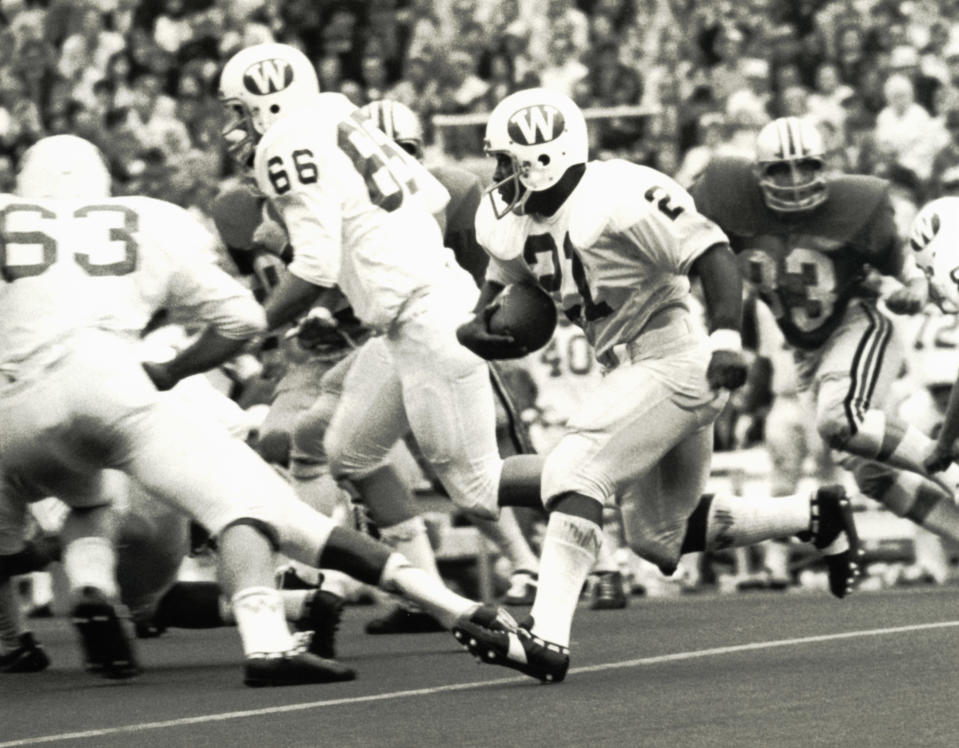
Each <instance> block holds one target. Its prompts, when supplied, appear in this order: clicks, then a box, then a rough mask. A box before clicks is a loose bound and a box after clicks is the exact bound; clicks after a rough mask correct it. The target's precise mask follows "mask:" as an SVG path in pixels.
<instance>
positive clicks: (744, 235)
mask: <svg viewBox="0 0 959 748" xmlns="http://www.w3.org/2000/svg"><path fill="white" fill-rule="evenodd" d="M828 185H829V199H828V200H826V202H825V203H823V204H822V205H821V206H819V207H818V208H816V209H814V210H811V211H805V212H803V213H797V214H795V215H786V216H783V215H780V214H777V213H775V212H773V211H771V210H770V209H769V208H767V207H766V204H765V202H764V201H763V196H762V192H761V190H760V188H759V183H758V182H757V180H756V176H755V173H754V172H753V164H752V162H750V161H748V160H746V159H741V158H717V159H713V161H711V162H710V164H709V165H708V166H707V167H706V170H705V171H704V172H703V174H702V176H701V177H700V178H699V181H697V182H696V184H695V185H693V187H692V188H691V189H690V192H691V193H692V195H693V198H694V199H695V200H696V205H697V207H698V208H699V210H700V211H701V212H702V213H703V214H704V215H706V216H708V217H709V218H711V219H712V220H714V221H715V222H716V223H718V224H719V225H720V226H721V227H722V229H723V231H725V232H726V233H727V234H728V235H729V239H730V243H731V245H732V248H733V251H734V252H736V254H737V255H738V256H739V261H740V267H741V268H742V272H743V280H744V281H746V282H747V283H749V284H750V285H752V286H753V287H755V289H756V291H757V292H758V293H759V296H760V298H762V300H763V301H765V302H766V304H767V305H768V306H769V308H770V310H771V311H772V313H773V314H774V315H775V317H776V320H777V322H778V323H779V326H780V328H781V329H782V331H783V334H784V335H785V336H786V340H787V342H788V343H789V344H790V345H792V346H795V347H798V348H804V349H816V348H819V347H820V346H822V344H823V343H824V342H825V341H826V339H827V338H828V337H829V336H830V335H831V334H832V332H833V330H835V329H836V327H837V326H838V325H839V323H840V321H841V320H842V317H843V313H844V311H845V309H846V305H847V304H848V303H849V300H850V299H851V298H854V297H856V296H875V295H876V294H875V292H871V291H868V290H865V289H864V288H863V286H862V283H863V281H864V280H865V278H866V270H867V268H866V265H867V264H868V265H871V266H873V267H874V268H875V269H876V270H878V271H879V272H880V273H883V274H884V275H891V276H895V275H896V274H898V273H899V271H900V270H901V269H902V262H903V255H902V250H901V242H900V240H899V236H898V232H897V229H896V223H895V219H894V213H893V208H892V203H891V202H890V200H889V194H888V189H887V183H886V182H884V181H883V180H881V179H877V178H875V177H867V176H853V175H844V176H838V177H831V178H829V180H828Z"/></svg>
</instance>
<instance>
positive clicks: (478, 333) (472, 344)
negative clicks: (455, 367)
mask: <svg viewBox="0 0 959 748" xmlns="http://www.w3.org/2000/svg"><path fill="white" fill-rule="evenodd" d="M497 308H498V304H497V302H496V301H493V302H492V303H490V304H487V305H486V307H484V308H483V309H482V310H481V311H480V312H479V313H477V314H475V315H473V319H471V320H470V321H469V322H467V323H465V324H462V325H460V326H459V327H458V328H457V329H456V338H457V340H459V342H460V345H462V346H465V347H466V348H469V349H470V350H471V351H473V353H475V354H476V355H477V356H479V357H480V358H483V359H486V360H487V361H497V360H502V359H510V358H522V357H523V356H525V355H526V354H527V353H529V351H528V350H527V349H526V347H525V346H523V345H520V343H518V342H517V341H516V340H515V339H514V338H513V336H512V335H501V334H498V333H492V332H490V331H489V320H490V317H492V316H493V314H494V313H495V312H496V309H497Z"/></svg>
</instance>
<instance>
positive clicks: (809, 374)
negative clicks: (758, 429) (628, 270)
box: [691, 117, 959, 539]
mask: <svg viewBox="0 0 959 748" xmlns="http://www.w3.org/2000/svg"><path fill="white" fill-rule="evenodd" d="M757 161H758V163H752V162H750V161H747V160H744V159H729V158H724V159H716V160H714V161H713V162H712V163H710V164H709V166H708V167H707V168H706V170H705V171H704V173H703V174H702V176H701V178H700V180H699V181H698V182H697V184H696V185H694V186H693V188H692V189H691V193H692V195H693V197H694V199H695V200H696V204H697V207H698V208H699V210H700V212H702V213H703V214H704V215H705V216H707V217H709V218H711V219H713V220H714V221H716V222H717V223H718V224H719V225H720V226H721V227H722V229H723V230H724V231H725V232H726V233H727V235H728V236H729V238H730V242H731V245H732V247H733V250H734V251H735V252H736V253H737V255H738V256H739V258H740V261H741V265H740V267H741V269H742V273H743V277H744V280H745V281H746V282H747V283H748V284H750V285H751V286H752V287H753V288H755V290H756V292H757V293H758V294H759V296H760V298H761V299H762V300H763V301H764V302H765V303H766V304H767V305H768V306H769V308H770V310H771V311H772V313H773V315H774V316H775V317H776V320H777V322H778V324H779V326H780V328H781V329H782V331H783V334H784V335H785V337H786V340H787V341H788V343H789V344H790V345H791V346H792V347H793V349H794V354H795V355H794V357H795V363H796V367H797V375H798V379H799V386H800V389H801V390H808V391H811V394H812V395H813V399H814V402H815V419H816V428H817V430H818V432H819V434H820V435H821V436H822V438H823V439H824V440H825V442H826V443H827V444H828V445H829V446H830V447H832V448H833V449H834V450H837V455H836V457H837V461H838V462H839V463H840V464H841V465H842V466H843V467H845V468H847V469H849V470H852V471H853V472H854V474H855V476H856V480H857V482H858V484H859V487H860V489H861V490H862V491H863V492H864V493H865V494H866V495H868V496H870V497H872V498H874V499H876V500H878V501H880V502H882V503H883V504H885V505H886V506H887V507H888V508H889V509H891V510H892V511H894V512H895V513H896V514H898V515H900V516H904V517H908V518H909V519H911V520H913V521H914V522H916V523H917V524H920V525H922V526H923V527H926V528H928V529H930V530H932V531H934V532H937V533H939V534H940V535H943V536H945V537H950V538H953V539H959V510H957V509H956V507H955V505H954V499H953V496H954V494H955V493H956V487H957V485H959V466H957V465H956V464H951V465H950V466H949V467H948V468H947V470H946V471H944V472H943V473H941V474H936V475H935V476H934V477H933V478H932V479H930V478H931V476H930V473H928V472H927V471H926V470H925V468H924V467H923V461H924V460H925V459H926V458H927V457H928V456H929V454H930V453H931V451H932V449H933V441H932V440H931V439H930V438H929V437H928V436H926V435H925V434H923V433H921V432H919V431H918V430H917V429H916V428H914V427H912V426H910V425H909V424H908V423H904V422H902V421H899V420H897V419H896V418H894V417H893V416H891V415H890V414H887V413H886V412H884V410H883V407H884V405H885V401H886V399H887V396H888V393H889V390H890V387H891V385H892V383H893V381H894V380H895V379H896V377H897V375H898V373H899V370H900V368H901V366H902V362H903V357H904V355H905V347H904V345H903V344H902V342H901V340H899V338H898V336H897V333H896V330H895V327H894V325H893V323H892V321H891V320H890V318H889V317H887V316H886V314H885V313H884V311H883V309H882V308H881V306H880V304H879V301H878V293H877V291H876V290H875V284H871V283H870V282H869V280H868V276H869V275H870V272H871V271H874V272H875V273H878V274H880V275H883V276H889V277H892V278H896V279H898V280H899V281H900V282H901V283H902V284H903V285H902V287H901V288H898V289H897V290H896V291H894V292H893V293H892V294H890V295H889V296H888V297H887V298H886V300H885V306H886V307H887V308H888V309H889V310H890V311H892V312H895V313H900V314H913V313H916V312H918V311H919V310H920V309H921V308H922V307H923V306H924V305H925V303H926V301H927V295H928V285H927V282H926V279H925V276H924V274H923V273H922V272H921V271H920V270H919V269H918V268H917V267H916V264H915V260H914V258H913V257H912V256H911V254H910V253H909V252H908V251H907V248H906V247H905V246H904V245H903V242H902V241H901V240H900V239H899V237H898V235H897V230H896V225H895V222H894V220H893V208H892V204H891V202H890V200H889V195H888V187H887V184H886V182H884V181H883V180H880V179H876V178H873V177H867V176H852V175H842V176H832V177H829V176H826V174H825V173H824V162H823V143H822V138H821V136H820V135H819V133H818V131H816V129H815V128H814V127H813V126H812V125H810V124H809V123H808V122H806V121H805V120H801V119H798V118H795V117H784V118H780V119H777V120H774V121H773V122H771V123H769V124H768V125H766V126H765V127H764V128H763V129H762V131H760V133H759V136H758V138H757Z"/></svg>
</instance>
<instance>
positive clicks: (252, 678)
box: [243, 651, 356, 688]
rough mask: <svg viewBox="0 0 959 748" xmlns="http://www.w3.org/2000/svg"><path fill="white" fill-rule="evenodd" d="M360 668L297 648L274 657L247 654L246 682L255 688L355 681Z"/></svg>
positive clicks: (244, 671) (244, 672)
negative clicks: (249, 655) (297, 649)
mask: <svg viewBox="0 0 959 748" xmlns="http://www.w3.org/2000/svg"><path fill="white" fill-rule="evenodd" d="M355 679H356V671H355V670H353V668H350V667H347V666H346V665H342V664H340V663H339V662H337V661H336V660H328V659H324V658H322V657H317V656H316V655H312V654H309V653H308V652H301V651H293V652H286V653H284V654H282V655H276V656H270V657H247V658H246V665H245V666H244V670H243V683H245V684H246V685H248V686H250V687H252V688H261V687H264V686H302V685H306V684H309V683H336V682H339V681H347V680H355Z"/></svg>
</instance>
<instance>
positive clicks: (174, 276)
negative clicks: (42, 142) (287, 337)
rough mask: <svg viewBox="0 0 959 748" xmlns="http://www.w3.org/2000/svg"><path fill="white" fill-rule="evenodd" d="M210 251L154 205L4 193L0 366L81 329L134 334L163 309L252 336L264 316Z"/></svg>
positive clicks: (173, 210)
mask: <svg viewBox="0 0 959 748" xmlns="http://www.w3.org/2000/svg"><path fill="white" fill-rule="evenodd" d="M215 246H216V240H215V239H214V238H213V236H212V235H211V234H210V233H209V232H208V231H207V230H206V229H205V228H203V227H202V226H201V225H200V224H199V223H198V222H197V221H196V219H195V218H193V217H192V216H191V215H190V214H189V213H187V212H186V211H185V210H183V209H181V208H179V207H177V206H175V205H172V204H170V203H166V202H163V201H160V200H154V199H151V198H145V197H116V198H104V199H100V200H96V201H93V202H86V201H83V200H54V199H48V198H44V199H24V198H19V197H15V196H13V195H0V367H4V366H7V367H12V366H15V365H16V363H17V362H19V361H23V360H24V359H26V358H28V357H29V356H30V355H31V354H33V353H34V352H35V351H38V350H39V349H42V348H44V347H46V346H47V345H48V344H50V343H54V342H57V341H59V340H62V339H64V338H66V337H68V336H69V335H70V333H71V332H73V331H75V330H79V329H83V328H99V329H106V330H110V331H113V332H118V333H121V334H125V335H131V336H138V335H139V334H140V332H141V331H142V330H143V328H144V327H145V326H146V324H147V322H148V321H149V320H150V318H151V317H152V316H153V315H154V314H155V313H156V311H157V310H159V309H161V308H168V309H177V310H182V311H185V312H187V313H189V314H191V315H192V317H193V318H195V319H197V320H198V321H201V322H206V323H209V324H212V325H214V326H215V327H216V328H217V330H218V331H219V332H220V333H221V334H223V335H224V336H226V337H235V338H244V337H249V336H250V335H252V334H254V333H255V332H257V331H259V330H260V329H263V328H264V327H265V318H264V315H263V312H262V309H261V308H260V307H259V305H257V304H256V302H255V301H254V300H253V298H252V295H251V294H250V292H249V291H248V290H247V289H245V288H244V287H243V286H242V285H241V284H240V283H238V282H237V281H236V280H234V279H233V278H232V277H231V276H229V275H228V274H227V273H226V272H224V271H223V270H222V269H221V268H220V267H218V266H217V264H216V257H215V254H214V248H215Z"/></svg>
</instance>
